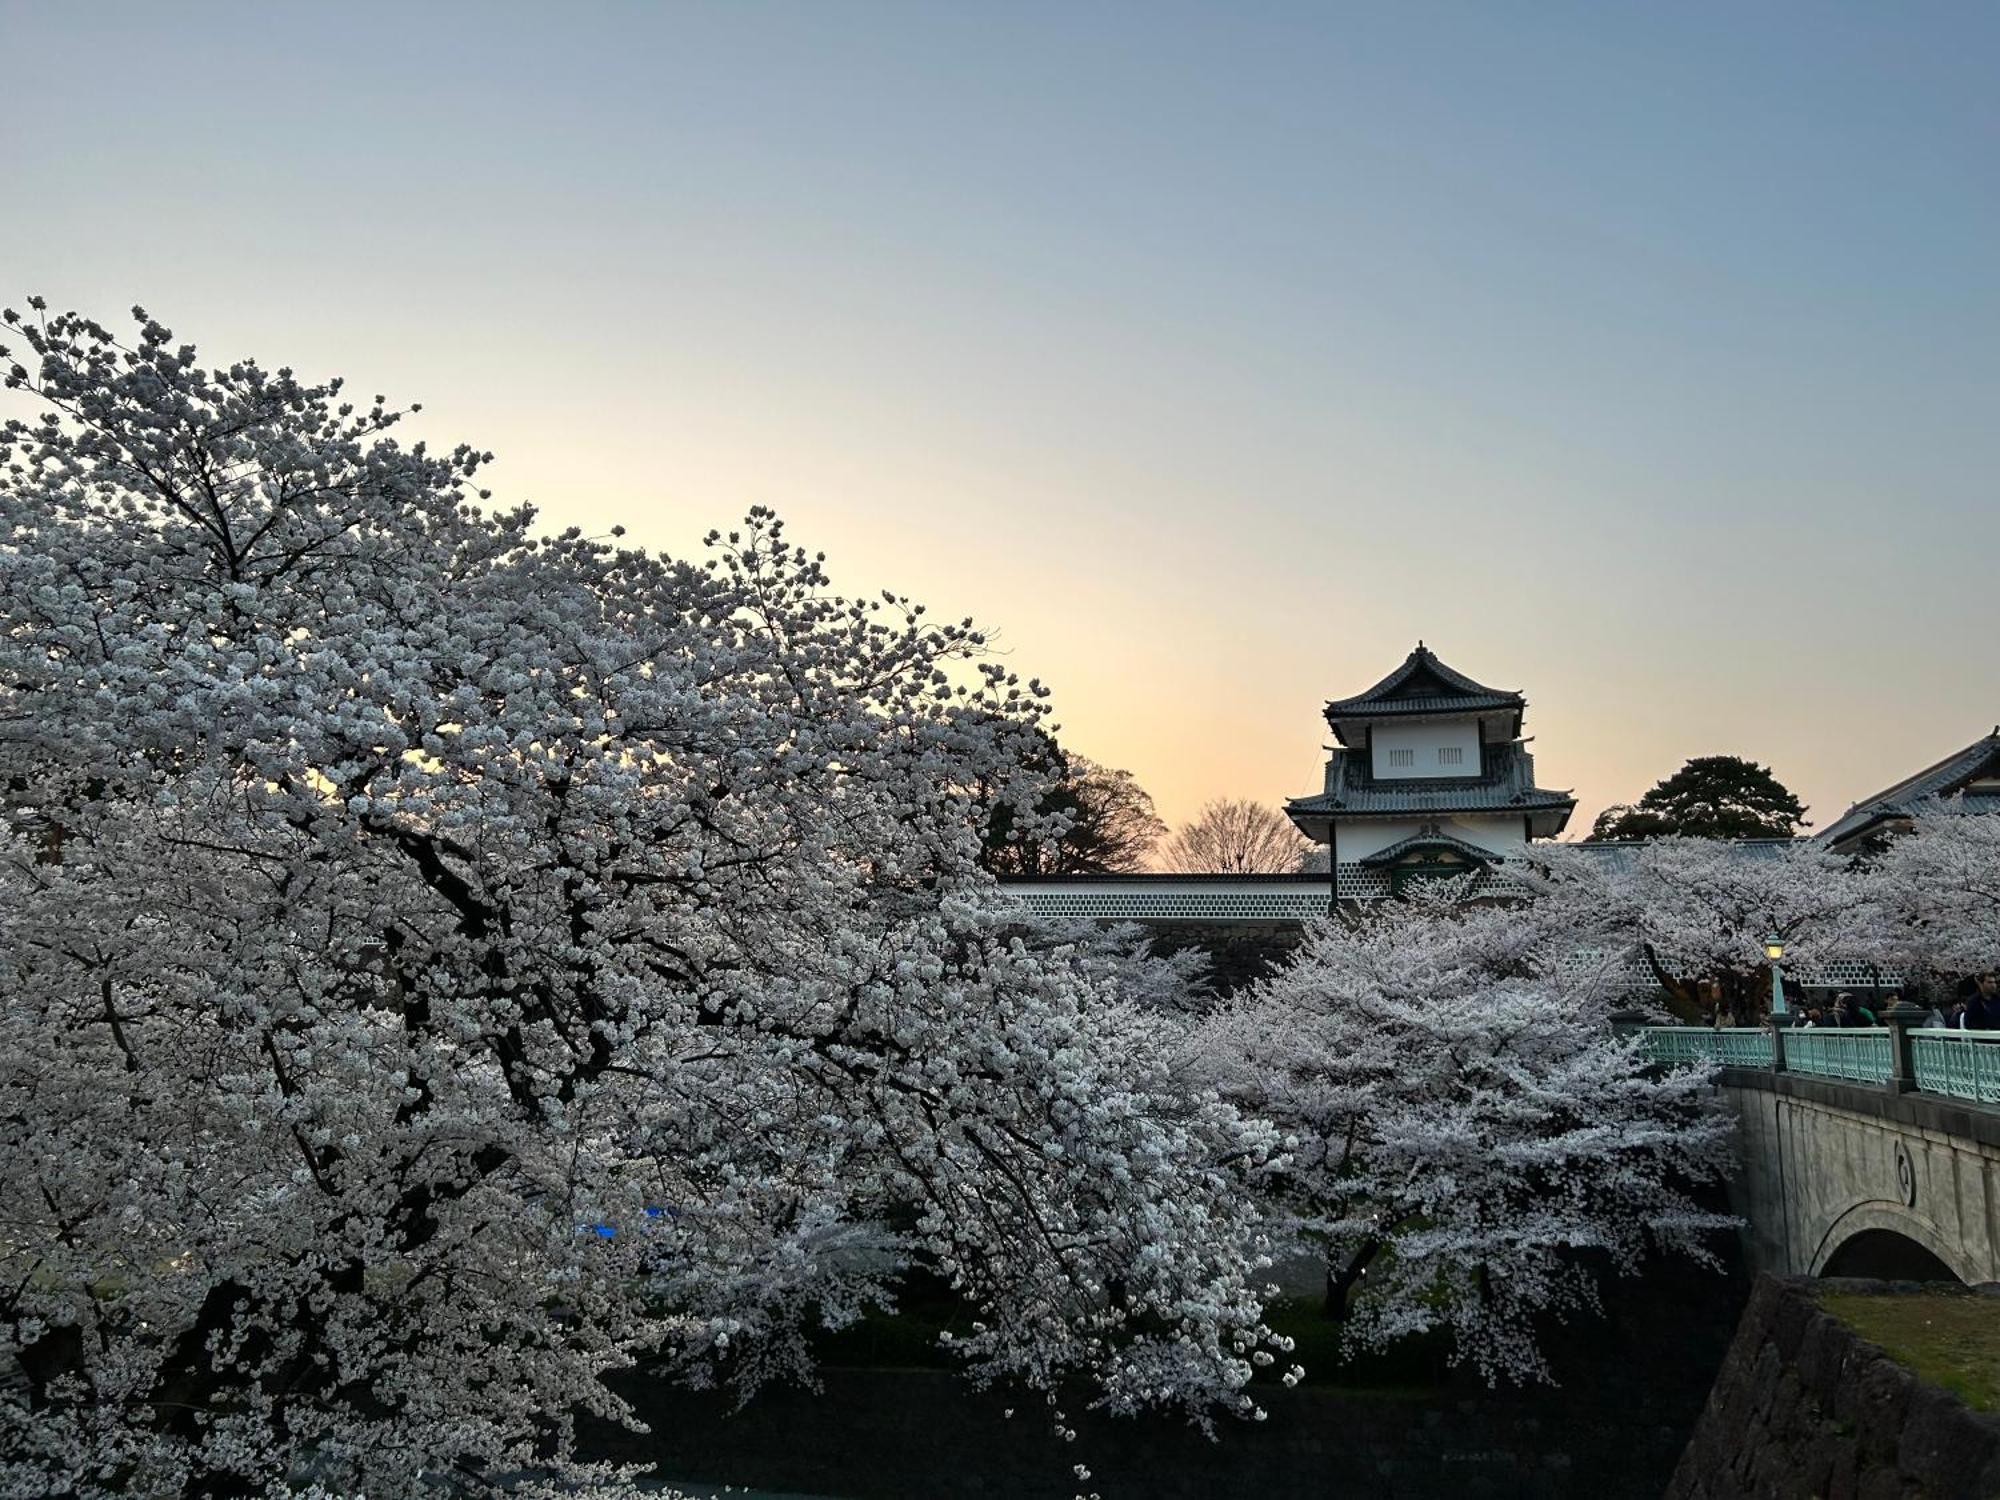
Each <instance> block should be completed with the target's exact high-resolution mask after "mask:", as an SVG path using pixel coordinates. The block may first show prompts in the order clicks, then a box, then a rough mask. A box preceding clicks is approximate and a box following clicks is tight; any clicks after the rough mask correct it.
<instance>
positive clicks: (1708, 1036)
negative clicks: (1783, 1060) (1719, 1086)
mask: <svg viewBox="0 0 2000 1500" xmlns="http://www.w3.org/2000/svg"><path fill="white" fill-rule="evenodd" d="M1639 1035H1640V1037H1641V1039H1642V1040H1643V1041H1644V1043H1645V1047H1646V1053H1647V1055H1648V1056H1649V1057H1651V1058H1652V1060H1653V1061H1654V1062H1656V1063H1665V1064H1670V1065H1671V1064H1676V1063H1694V1062H1713V1063H1718V1064H1720V1065H1722V1066H1723V1067H1728V1068H1768V1067H1770V1066H1771V1033H1770V1032H1768V1031H1766V1030H1764V1029H1763V1027H1761V1026H1718V1027H1710V1026H1647V1027H1644V1028H1642V1029H1641V1031H1640V1033H1639Z"/></svg>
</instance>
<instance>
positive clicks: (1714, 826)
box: [1590, 755, 1808, 839]
mask: <svg viewBox="0 0 2000 1500" xmlns="http://www.w3.org/2000/svg"><path fill="white" fill-rule="evenodd" d="M1806 826H1808V825H1807V821H1806V809H1805V806H1804V805H1803V804H1802V803H1801V802H1800V801H1799V799H1798V798H1797V796H1795V795H1794V794H1793V793H1792V792H1791V791H1790V790H1789V789H1788V788H1787V787H1786V786H1785V785H1784V784H1783V783H1782V782H1780V781H1779V780H1778V778H1777V777H1776V776H1774V775H1772V773H1771V771H1770V768H1769V767H1767V766H1760V765H1758V764H1757V763H1756V762H1755V761H1752V760H1745V759H1744V758H1743V757H1741V756H1738V755H1702V756H1697V757H1695V758H1694V759H1692V760H1690V761H1689V762H1688V763H1687V764H1686V765H1684V766H1682V767H1681V768H1680V769H1679V770H1678V771H1676V772H1674V774H1673V775H1671V776H1669V777H1667V778H1666V779H1665V780H1664V781H1661V782H1659V783H1658V784H1657V785H1655V786H1654V787H1653V788H1652V789H1651V790H1649V791H1648V792H1647V793H1646V794H1645V796H1643V797H1641V798H1640V799H1639V800H1638V802H1637V803H1636V804H1634V805H1629V806H1628V805H1619V806H1614V807H1607V808H1605V809H1604V811H1603V812H1601V813H1599V814H1598V815H1597V821H1596V823H1595V824H1594V825H1593V826H1592V827H1591V830H1590V836H1591V837H1592V838H1593V839H1651V838H1673V837H1678V838H1700V839H1765V838H1769V839H1782V838H1790V837H1792V836H1793V835H1794V834H1796V833H1798V831H1799V830H1800V829H1802V828H1804V827H1806Z"/></svg>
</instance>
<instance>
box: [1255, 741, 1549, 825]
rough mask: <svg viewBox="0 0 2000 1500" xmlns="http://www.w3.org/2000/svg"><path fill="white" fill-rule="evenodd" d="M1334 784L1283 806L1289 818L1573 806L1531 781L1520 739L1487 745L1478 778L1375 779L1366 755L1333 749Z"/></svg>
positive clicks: (1527, 756)
mask: <svg viewBox="0 0 2000 1500" xmlns="http://www.w3.org/2000/svg"><path fill="white" fill-rule="evenodd" d="M1331 781H1332V787H1331V789H1330V790H1328V791H1324V792H1321V793H1319V794H1318V795H1317V796H1312V797H1295V798H1293V799H1292V800H1291V801H1290V802H1288V803H1286V804H1285V811H1286V812H1287V813H1289V814H1291V815H1292V816H1293V817H1298V816H1299V815H1301V814H1304V815H1306V816H1310V817H1321V816H1326V815H1329V814H1331V815H1333V816H1336V817H1343V818H1351V817H1410V816H1412V815H1415V814H1423V813H1468V812H1532V811H1535V810H1536V809H1538V808H1550V809H1556V808H1560V809H1562V810H1563V811H1565V812H1567V811H1569V810H1570V809H1573V808H1574V807H1575V806H1576V798H1574V797H1572V796H1571V795H1570V794H1569V793H1568V792H1554V791H1547V790H1544V789H1543V788H1541V787H1538V786H1536V785H1535V758H1534V757H1533V756H1532V755H1530V754H1529V753H1528V750H1527V747H1526V745H1524V744H1523V743H1522V742H1521V741H1519V740H1511V741H1508V742H1507V743H1505V744H1499V745H1488V746H1487V747H1486V763H1485V765H1484V767H1482V774H1480V775H1478V776H1476V777H1450V778H1444V777H1438V778H1414V777H1412V778H1401V779H1397V780H1393V781H1389V780H1377V779H1376V778H1375V777H1373V776H1371V775H1370V774H1369V766H1368V757H1367V756H1366V755H1365V754H1362V753H1359V752H1352V751H1340V750H1336V751H1335V752H1334V755H1333V774H1332V777H1331Z"/></svg>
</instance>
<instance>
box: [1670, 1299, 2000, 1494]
mask: <svg viewBox="0 0 2000 1500" xmlns="http://www.w3.org/2000/svg"><path fill="white" fill-rule="evenodd" d="M1898 1285H1901V1284H1900V1283H1893V1282H1879V1281H1847V1280H1841V1279H1822V1280H1819V1281H1807V1280H1805V1279H1803V1278H1799V1279H1780V1278H1777V1277H1774V1276H1768V1275H1766V1276H1760V1277H1759V1278H1758V1280H1757V1286H1756V1289H1755V1290H1754V1291H1753V1292H1752V1294H1751V1297H1750V1305H1749V1306H1748V1307H1747V1308H1745V1309H1744V1313H1743V1320H1742V1322H1741V1323H1740V1324H1739V1325H1738V1326H1737V1330H1736V1338H1735V1340H1734V1342H1732V1343H1731V1345H1730V1348H1729V1353H1728V1354H1727V1356H1725V1357H1724V1359H1723V1363H1722V1371H1721V1373H1720V1374H1719V1375H1717V1377H1716V1381H1715V1388H1714V1390H1712V1391H1711V1392H1710V1393H1709V1398H1708V1404H1707V1406H1706V1407H1705V1408H1703V1411H1702V1415H1701V1420H1700V1422H1699V1423H1698V1424H1697V1425H1696V1427H1695V1432H1694V1437H1693V1439H1692V1440H1691V1441H1690V1442H1689V1444H1688V1447H1687V1451H1686V1452H1685V1453H1684V1454H1682V1455H1681V1461H1680V1464H1679V1466H1678V1467H1677V1468H1676V1469H1675V1471H1674V1477H1673V1481H1672V1483H1671V1484H1670V1485H1669V1486H1668V1489H1667V1500H1753V1497H1754V1500H1920V1497H1921V1500H1992V1497H1994V1496H2000V1421H1996V1420H1995V1419H1994V1418H1992V1417H1990V1416H1986V1415H1983V1414H1981V1413H1978V1412H1974V1411H1972V1410H1970V1409H1969V1408H1967V1407H1966V1406H1965V1405H1964V1403H1963V1402H1961V1401H1959V1399H1958V1398H1957V1397H1956V1396H1953V1395H1952V1394H1951V1393H1950V1392H1948V1391H1944V1390H1940V1389H1939V1388H1937V1387H1936V1386H1931V1385H1926V1384H1925V1383H1923V1382H1922V1381H1920V1380H1918V1379H1917V1377H1916V1376H1915V1375H1913V1374H1911V1373H1910V1371H1908V1370H1907V1369H1905V1368H1904V1367H1903V1366H1901V1365H1899V1364H1897V1363H1896V1362H1895V1361H1894V1360H1892V1359H1890V1358H1889V1357H1888V1356H1887V1355H1886V1354H1884V1353H1883V1352H1882V1351H1881V1350H1880V1349H1878V1348H1876V1347H1875V1345H1873V1344H1871V1343H1868V1342H1867V1341H1866V1340H1864V1339H1863V1338H1862V1337H1861V1336H1860V1335H1859V1334H1857V1333H1855V1332H1854V1330H1853V1329H1851V1328H1849V1327H1848V1326H1847V1325H1846V1324H1845V1323H1843V1322H1841V1321H1840V1320H1839V1319H1838V1318H1836V1317H1834V1316H1833V1315H1832V1314H1831V1313H1827V1312H1822V1311H1821V1310H1820V1307H1819V1304H1818V1302H1817V1301H1816V1300H1815V1299H1814V1295H1813V1293H1814V1290H1815V1289H1819V1290H1850V1289H1851V1290H1867V1291H1871V1292H1881V1291H1884V1290H1887V1289H1890V1288H1893V1287H1896V1286H1898ZM1921 1289H1922V1290H1924V1291H1927V1292H1935V1291H1937V1290H1938V1288H1937V1287H1936V1286H1934V1285H1930V1284H1925V1285H1923V1287H1922V1288H1921ZM1965 1295H1967V1296H1972V1295H1977V1294H1975V1293H1971V1292H1967V1293H1966V1294H1965Z"/></svg>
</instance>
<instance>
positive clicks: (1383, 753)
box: [1285, 641, 1576, 896]
mask: <svg viewBox="0 0 2000 1500" xmlns="http://www.w3.org/2000/svg"><path fill="white" fill-rule="evenodd" d="M1527 706H1528V703H1527V699H1525V698H1524V697H1522V695H1521V694H1520V693H1518V692H1515V691H1512V690H1509V689H1502V688H1491V687H1487V686H1486V685H1485V684H1483V683H1480V682H1475V681H1474V680H1473V679H1472V678H1470V677H1467V676H1466V675H1465V674H1464V673H1463V672H1458V671H1454V670H1453V669H1452V668H1450V667H1448V666H1446V665H1445V664H1444V663H1443V662H1441V661H1439V660H1438V658H1437V656H1436V655H1435V654H1434V653H1432V652H1431V651H1430V650H1429V649H1428V648H1427V647H1425V645H1424V644H1423V642H1422V641H1419V642H1418V643H1417V648H1416V650H1414V651H1412V652H1411V653H1410V654H1409V656H1408V657H1407V658H1405V660H1404V661H1403V664H1402V665H1401V666H1399V667H1398V668H1396V670H1395V671H1393V672H1391V673H1390V674H1389V675H1388V676H1387V677H1384V678H1383V679H1382V680H1381V681H1380V682H1378V683H1376V684H1375V685H1374V686H1373V687H1371V688H1369V689H1368V690H1367V691H1366V692H1363V693H1357V694H1355V695H1354V696H1353V697H1351V698H1338V699H1335V700H1333V701H1332V702H1330V703H1328V704H1327V706H1326V722H1327V725H1328V727H1329V728H1330V729H1332V731H1333V737H1334V741H1335V743H1334V744H1333V745H1331V746H1329V747H1328V751H1329V754H1328V759H1327V765H1326V784H1325V787H1324V789H1323V790H1322V791H1320V792H1319V793H1318V794H1317V795H1315V796H1311V797H1299V798H1296V799H1294V800H1293V801H1291V802H1290V803H1288V804H1286V808H1285V811H1286V812H1287V813H1289V814H1290V815H1291V818H1292V821H1293V822H1294V823H1296V824H1297V825H1298V827H1299V830H1300V832H1302V833H1304V834H1305V836H1306V837H1307V838H1309V839H1312V840H1314V841H1315V842H1317V843H1321V844H1326V845H1328V846H1329V858H1330V861H1331V863H1332V865H1333V868H1334V870H1335V872H1336V874H1335V880H1336V885H1335V889H1336V891H1337V892H1338V894H1340V895H1341V896H1365V895H1382V894H1390V893H1393V892H1395V891H1397V890H1400V889H1401V888H1402V887H1403V886H1404V885H1405V884H1406V883H1407V882H1409V881H1410V880H1413V879H1421V878H1426V877H1439V876H1450V875H1464V874H1468V873H1471V872H1474V871H1477V870H1480V869H1484V868H1486V867H1488V866H1491V865H1494V864H1497V863H1499V862H1501V861H1504V860H1507V859H1511V858H1517V857H1519V856H1520V855H1521V854H1523V853H1524V852H1525V851H1526V848H1527V846H1528V844H1529V843H1531V842H1532V841H1533V840H1535V839H1538V838H1550V837H1553V836H1554V835H1556V834H1558V833H1560V832H1561V831H1562V829H1563V826H1564V825H1565V824H1566V823H1567V822H1568V821H1569V816H1570V814H1571V813H1572V812H1573V811H1575V809H1576V799H1575V798H1574V797H1572V796H1570V795H1569V793H1567V792H1555V791H1547V790H1544V789H1543V788H1541V787H1538V786H1536V785H1535V763H1534V757H1533V756H1532V755H1530V754H1529V752H1528V748H1527V741H1525V740H1524V739H1522V738H1521V722H1522V718H1523V715H1524V714H1525V712H1526V710H1527Z"/></svg>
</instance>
